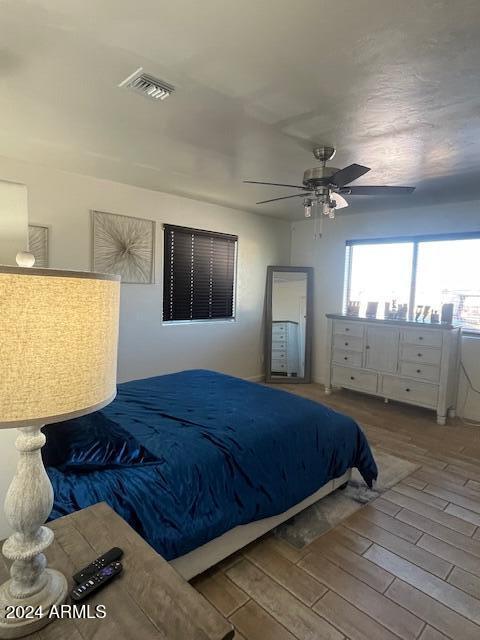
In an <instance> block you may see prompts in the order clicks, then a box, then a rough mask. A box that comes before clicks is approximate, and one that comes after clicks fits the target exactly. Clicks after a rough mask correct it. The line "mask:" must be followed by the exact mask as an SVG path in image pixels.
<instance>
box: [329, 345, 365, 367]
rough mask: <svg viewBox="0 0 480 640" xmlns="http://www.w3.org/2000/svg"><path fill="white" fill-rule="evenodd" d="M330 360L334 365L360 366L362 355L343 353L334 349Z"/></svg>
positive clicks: (350, 352) (353, 352) (352, 352)
mask: <svg viewBox="0 0 480 640" xmlns="http://www.w3.org/2000/svg"><path fill="white" fill-rule="evenodd" d="M332 359H333V362H335V363H336V364H343V365H347V366H349V367H361V366H362V354H361V353H360V352H359V351H343V350H341V349H334V350H333V358H332Z"/></svg>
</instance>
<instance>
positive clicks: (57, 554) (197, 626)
mask: <svg viewBox="0 0 480 640" xmlns="http://www.w3.org/2000/svg"><path fill="white" fill-rule="evenodd" d="M49 526H50V527H51V528H52V529H53V531H54V532H55V540H54V543H53V544H52V545H51V547H50V548H49V549H48V553H47V557H48V563H49V566H51V567H53V568H55V569H59V570H60V571H62V572H63V573H64V574H65V575H66V576H67V578H69V589H70V588H71V587H72V585H73V581H72V579H71V576H72V575H73V574H74V573H75V572H76V571H78V570H79V569H81V568H82V567H84V566H86V565H87V564H89V563H90V562H92V560H94V559H95V558H96V557H98V556H99V555H101V554H102V553H103V552H105V551H107V550H108V549H110V548H111V547H115V546H117V547H121V548H122V549H123V551H124V555H123V558H122V563H123V567H124V570H123V574H122V575H121V576H120V577H119V578H117V579H116V580H114V581H113V582H112V583H111V584H109V585H108V586H106V587H105V588H104V589H103V590H102V591H100V592H99V593H97V594H93V595H92V597H91V598H88V599H87V600H84V601H82V602H81V603H79V605H77V607H78V606H81V605H83V604H85V605H87V604H89V605H90V610H91V611H94V609H95V605H98V604H103V605H105V609H106V616H105V618H103V619H99V618H90V619H79V620H76V619H68V618H63V619H61V620H54V621H53V622H51V623H50V624H49V625H48V626H46V627H44V628H43V629H41V630H40V631H38V632H37V633H34V634H32V635H30V636H27V637H28V638H29V639H32V640H90V639H92V640H93V639H94V638H95V640H97V639H98V638H102V640H110V639H112V640H130V639H131V640H150V639H152V640H153V639H155V640H230V639H231V638H233V635H234V631H233V628H232V626H231V625H230V624H229V622H227V621H226V620H225V619H224V618H223V616H221V615H220V614H219V613H218V611H217V610H216V609H214V608H213V607H212V605H210V604H209V603H208V602H207V600H205V598H204V597H203V596H202V595H200V594H199V593H198V592H197V591H196V590H195V589H194V588H193V587H191V586H190V584H189V583H188V582H187V581H186V580H184V579H183V578H182V577H181V576H180V575H179V574H178V573H177V572H176V571H175V570H174V569H173V568H172V567H171V566H170V565H169V564H168V562H167V561H166V560H164V559H163V558H162V557H161V556H160V555H159V554H158V553H156V552H155V551H154V550H153V549H152V548H151V547H150V546H149V545H148V544H147V543H146V542H145V541H144V540H143V539H142V538H141V537H140V536H139V535H138V534H137V533H136V532H135V531H134V530H133V529H132V528H131V527H130V526H129V525H128V524H127V523H126V522H125V521H124V520H123V519H122V518H121V517H120V516H118V515H117V514H116V513H115V512H114V511H113V510H112V509H111V508H110V507H109V506H108V505H107V504H105V503H104V502H101V503H99V504H96V505H94V506H92V507H88V508H87V509H82V510H81V511H77V512H76V513H72V514H70V515H68V516H64V517H63V518H59V519H58V520H55V521H53V522H51V523H49ZM6 578H7V567H6V565H5V564H4V563H3V562H2V561H1V560H0V583H2V582H3V581H4V580H5V579H6ZM68 603H70V601H68Z"/></svg>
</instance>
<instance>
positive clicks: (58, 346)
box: [0, 266, 120, 428]
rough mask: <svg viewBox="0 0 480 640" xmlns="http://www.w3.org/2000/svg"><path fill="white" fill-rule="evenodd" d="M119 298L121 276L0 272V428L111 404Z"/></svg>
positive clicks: (56, 418)
mask: <svg viewBox="0 0 480 640" xmlns="http://www.w3.org/2000/svg"><path fill="white" fill-rule="evenodd" d="M119 299H120V278H119V277H118V276H110V275H103V274H97V273H86V272H85V273H84V272H76V271H57V270H54V269H34V268H32V269H29V268H20V267H4V266H0V427H4V428H5V427H18V426H27V425H32V424H47V423H50V422H57V421H59V420H63V419H67V418H70V417H74V416H80V415H84V414H86V413H90V412H92V411H95V410H96V409H100V408H101V407H103V406H105V405H106V404H108V403H109V402H111V401H112V400H113V398H114V397H115V394H116V370H117V342H118V317H119Z"/></svg>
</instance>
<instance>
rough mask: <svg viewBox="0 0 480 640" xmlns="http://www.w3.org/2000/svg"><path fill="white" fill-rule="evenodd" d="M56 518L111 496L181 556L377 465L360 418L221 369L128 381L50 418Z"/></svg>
mask: <svg viewBox="0 0 480 640" xmlns="http://www.w3.org/2000/svg"><path fill="white" fill-rule="evenodd" d="M45 432H46V433H47V445H46V447H45V449H44V460H45V464H46V465H47V472H48V475H49V476H50V479H51V481H52V484H53V488H54V492H55V503H54V507H53V511H52V515H51V518H57V517H59V516H61V515H65V514H67V513H70V512H72V511H75V510H78V509H81V508H84V507H87V506H89V505H91V504H94V503H96V502H99V501H101V500H104V501H105V502H107V503H108V504H109V505H110V506H111V507H112V508H113V509H114V510H115V511H116V512H117V513H119V514H120V515H121V516H122V517H123V518H125V519H126V520H127V521H128V522H129V523H130V524H131V525H132V526H133V527H134V528H135V529H136V530H137V531H138V532H139V533H140V534H141V535H142V536H143V537H144V538H145V540H147V542H148V543H150V544H151V545H152V546H153V547H154V548H155V549H156V550H157V551H158V552H159V553H161V554H162V555H163V556H164V557H165V558H167V559H172V558H175V557H178V556H181V555H183V554H185V553H187V552H188V551H191V550H192V549H194V548H196V547H198V546H200V545H202V544H204V543H206V542H208V541H209V540H211V539H213V538H215V537H217V536H219V535H221V534H222V533H224V532H225V531H228V530H229V529H231V528H232V527H235V526H236V525H239V524H245V523H248V522H251V521H252V520H257V519H260V518H265V517H267V516H271V515H274V514H278V513H281V512H282V511H285V510H286V509H289V508H290V507H292V506H293V505H294V504H296V503H297V502H300V501H301V500H303V499H304V498H306V497H307V496H309V495H310V494H312V493H314V492H315V491H316V490H317V489H319V488H320V487H321V486H322V485H323V484H325V483H326V482H328V481H329V480H331V479H332V478H336V477H338V476H341V475H342V474H343V473H344V472H345V471H346V470H347V469H348V468H349V467H357V468H358V469H359V471H360V473H361V474H362V476H363V478H364V479H365V481H366V482H367V484H369V485H371V483H372V480H374V479H375V478H376V477H377V467H376V464H375V461H374V459H373V457H372V454H371V451H370V448H369V446H368V443H367V440H366V438H365V436H364V434H363V432H362V430H361V429H360V427H359V426H358V425H357V424H356V422H355V421H354V420H352V418H349V417H347V416H345V415H342V414H340V413H337V412H335V411H332V410H331V409H329V408H327V407H325V406H323V405H321V404H318V403H316V402H312V401H311V400H306V399H304V398H301V397H299V396H297V395H293V394H290V393H286V392H285V391H281V390H277V389H272V388H268V387H264V386H261V385H258V384H254V383H251V382H246V381H244V380H240V379H238V378H233V377H231V376H226V375H222V374H220V373H215V372H213V371H203V370H193V371H184V372H181V373H175V374H172V375H165V376H159V377H155V378H148V379H146V380H138V381H134V382H127V383H125V384H121V385H119V387H118V395H117V397H116V399H115V400H114V401H113V402H112V403H111V404H110V405H109V406H107V407H105V408H104V409H102V410H101V411H98V412H96V413H94V414H91V415H89V416H84V417H82V418H77V419H74V420H70V421H68V422H64V423H60V424H58V425H52V426H50V427H46V428H45Z"/></svg>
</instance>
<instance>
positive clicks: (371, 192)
mask: <svg viewBox="0 0 480 640" xmlns="http://www.w3.org/2000/svg"><path fill="white" fill-rule="evenodd" d="M413 191H415V187H387V186H378V187H377V186H367V185H365V186H364V185H361V186H360V185H359V186H358V187H345V188H344V189H341V192H342V193H344V194H346V195H351V196H404V195H408V194H409V193H413Z"/></svg>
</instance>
